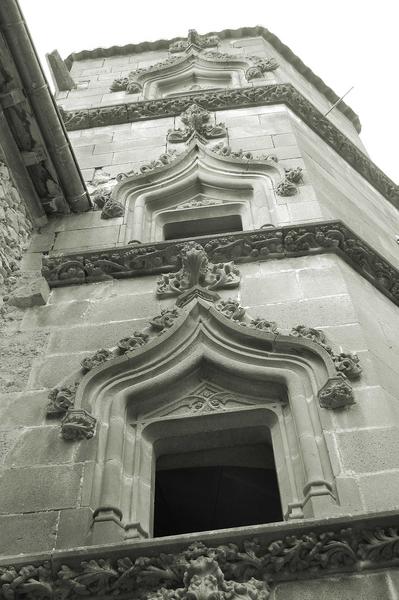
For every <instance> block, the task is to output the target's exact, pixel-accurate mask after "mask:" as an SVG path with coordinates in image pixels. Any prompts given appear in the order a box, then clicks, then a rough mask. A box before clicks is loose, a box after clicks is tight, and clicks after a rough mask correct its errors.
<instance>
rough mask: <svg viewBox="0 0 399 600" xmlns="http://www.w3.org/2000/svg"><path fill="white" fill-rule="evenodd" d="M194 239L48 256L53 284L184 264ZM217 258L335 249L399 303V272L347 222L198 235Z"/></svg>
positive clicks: (157, 270) (46, 274)
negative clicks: (185, 250) (181, 261)
mask: <svg viewBox="0 0 399 600" xmlns="http://www.w3.org/2000/svg"><path fill="white" fill-rule="evenodd" d="M187 241H189V240H185V241H184V242H182V241H170V242H157V243H148V244H140V243H134V244H132V245H130V246H124V247H122V248H110V249H108V250H101V251H96V252H92V251H87V252H81V253H75V254H67V255H66V254H64V255H62V256H49V257H44V258H43V268H42V274H43V276H44V277H45V278H46V279H47V281H48V284H49V286H50V287H58V286H63V285H72V284H77V283H91V282H93V281H103V280H106V279H112V278H116V279H118V278H122V277H134V276H137V275H143V274H149V273H154V274H156V273H164V272H169V271H173V270H176V271H177V270H178V269H179V259H178V255H179V252H180V251H181V249H182V247H183V245H184V243H186V242H187ZM195 241H196V243H198V244H200V245H201V246H202V247H203V248H204V249H205V251H206V252H207V255H208V259H209V260H210V261H211V262H214V263H219V262H229V261H231V260H234V261H235V262H237V263H245V262H253V261H255V260H258V261H264V260H269V259H274V258H282V257H294V256H306V255H307V254H312V255H313V254H322V253H326V252H333V253H335V254H337V255H338V256H340V257H341V258H343V259H344V260H345V262H347V263H348V264H349V265H350V266H351V267H353V268H354V269H356V271H357V272H358V273H359V274H360V275H362V276H363V277H365V278H366V279H367V280H368V281H370V283H372V284H373V285H374V286H375V287H376V288H378V289H379V290H380V291H381V292H382V293H383V294H384V295H385V296H387V297H388V298H389V299H390V300H392V301H393V302H394V303H395V304H396V305H398V306H399V271H398V270H397V269H395V268H394V267H393V266H392V265H391V264H390V263H389V262H388V261H387V260H386V259H385V258H383V257H382V256H381V255H380V254H378V253H377V252H376V251H375V250H373V248H371V247H370V246H369V245H368V244H366V242H364V241H363V240H362V239H361V238H360V237H359V236H357V235H356V234H355V233H353V231H352V230H351V229H349V227H347V226H346V225H345V224H344V223H342V222H341V221H322V222H319V223H311V224H302V225H301V224H299V225H295V226H292V225H290V226H286V227H278V228H271V229H259V230H257V231H247V232H242V233H241V232H240V233H232V234H230V235H217V236H207V237H201V238H196V240H195Z"/></svg>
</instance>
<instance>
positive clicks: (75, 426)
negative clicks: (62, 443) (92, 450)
mask: <svg viewBox="0 0 399 600" xmlns="http://www.w3.org/2000/svg"><path fill="white" fill-rule="evenodd" d="M95 428H96V419H95V418H94V417H93V416H92V415H91V414H89V413H88V412H87V411H86V410H84V409H78V408H72V409H70V410H68V412H67V413H66V415H65V417H64V418H63V419H62V421H61V434H62V437H63V438H64V440H71V441H80V440H83V439H90V438H92V437H93V436H94V433H95Z"/></svg>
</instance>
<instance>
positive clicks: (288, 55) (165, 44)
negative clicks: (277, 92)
mask: <svg viewBox="0 0 399 600" xmlns="http://www.w3.org/2000/svg"><path fill="white" fill-rule="evenodd" d="M210 36H216V37H218V38H219V39H223V40H224V39H236V40H239V39H240V38H244V37H255V36H256V37H262V38H263V39H264V40H266V41H267V42H269V44H271V45H272V46H273V48H275V50H277V52H278V53H279V54H281V55H282V56H283V57H284V58H285V59H286V60H287V61H288V62H289V63H290V64H292V65H293V66H294V67H295V69H296V70H297V71H298V72H299V73H301V75H303V76H304V77H305V79H307V80H308V81H309V82H310V83H311V84H312V85H314V86H315V88H316V89H317V90H319V92H321V93H322V94H324V96H325V97H326V98H327V100H329V101H330V102H331V104H335V102H337V100H339V96H337V94H336V93H335V92H334V91H333V90H332V89H331V88H330V87H328V86H327V85H326V84H325V83H324V81H323V80H322V79H321V78H320V77H318V76H317V75H316V74H315V73H313V71H312V70H311V69H309V67H307V66H306V65H305V64H304V63H303V62H302V60H301V59H300V58H299V57H298V56H296V54H294V53H293V52H292V50H291V49H290V48H289V47H288V46H286V45H285V44H283V43H282V42H281V40H280V39H279V38H278V37H277V36H276V35H274V33H272V32H271V31H269V30H268V29H266V28H265V27H261V26H260V25H258V26H256V27H241V28H240V29H224V30H223V31H219V32H210V33H208V34H205V35H203V36H200V37H201V38H206V37H210ZM180 41H184V40H182V38H173V39H172V40H158V41H155V42H142V43H140V44H127V45H125V46H112V47H111V48H95V49H94V50H83V51H81V52H74V53H73V54H70V55H69V56H68V57H67V58H66V59H65V63H66V64H67V66H68V68H69V69H70V68H71V67H72V64H73V62H74V61H78V60H87V59H91V58H108V57H110V56H125V55H127V54H138V53H140V52H148V51H149V50H168V49H169V45H170V44H171V43H172V44H173V43H175V42H180ZM337 110H339V111H340V112H342V113H343V114H344V115H345V116H346V117H347V118H348V119H349V120H350V121H351V122H352V123H353V125H354V127H355V129H356V130H357V132H358V133H360V130H361V125H360V121H359V117H358V115H357V114H356V113H355V112H354V111H353V110H352V109H351V108H350V107H349V106H348V105H347V104H346V103H345V102H343V101H341V102H340V103H339V105H338V106H337Z"/></svg>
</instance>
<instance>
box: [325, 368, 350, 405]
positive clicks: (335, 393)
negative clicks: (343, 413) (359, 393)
mask: <svg viewBox="0 0 399 600" xmlns="http://www.w3.org/2000/svg"><path fill="white" fill-rule="evenodd" d="M319 402H320V406H321V407H322V408H330V409H336V408H343V407H344V406H349V405H350V404H354V402H355V399H354V396H353V391H352V388H351V386H350V385H349V383H348V382H347V381H346V380H345V378H344V376H343V375H337V377H332V378H331V379H329V380H328V381H327V383H326V384H325V386H324V387H322V389H321V390H320V392H319Z"/></svg>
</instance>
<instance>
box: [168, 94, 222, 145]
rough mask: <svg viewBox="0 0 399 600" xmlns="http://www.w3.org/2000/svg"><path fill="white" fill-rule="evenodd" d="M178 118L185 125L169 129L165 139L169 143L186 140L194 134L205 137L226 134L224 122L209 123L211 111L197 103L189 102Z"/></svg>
mask: <svg viewBox="0 0 399 600" xmlns="http://www.w3.org/2000/svg"><path fill="white" fill-rule="evenodd" d="M180 119H181V121H182V123H183V124H184V125H185V127H184V128H178V129H170V130H169V132H168V136H167V139H168V142H170V143H173V144H178V143H181V142H186V141H187V140H188V139H189V138H190V137H191V136H192V135H194V134H198V135H200V136H202V137H204V138H205V139H216V138H220V137H224V136H225V135H226V126H225V125H224V123H217V124H216V123H211V122H210V121H211V113H210V112H209V111H208V110H205V109H204V108H202V106H199V104H195V103H194V104H191V105H190V106H189V107H188V108H187V109H186V110H185V111H184V112H182V114H181V115H180Z"/></svg>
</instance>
